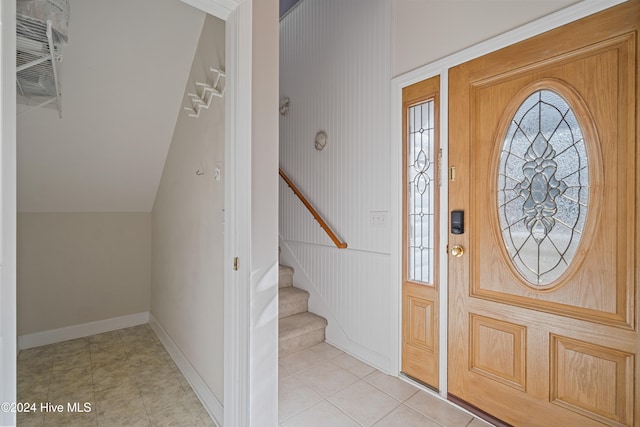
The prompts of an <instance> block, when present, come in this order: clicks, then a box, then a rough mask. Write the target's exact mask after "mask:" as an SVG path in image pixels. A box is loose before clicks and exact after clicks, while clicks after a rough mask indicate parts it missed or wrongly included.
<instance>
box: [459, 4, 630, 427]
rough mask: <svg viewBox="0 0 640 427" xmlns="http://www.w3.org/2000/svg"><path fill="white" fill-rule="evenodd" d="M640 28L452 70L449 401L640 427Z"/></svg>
mask: <svg viewBox="0 0 640 427" xmlns="http://www.w3.org/2000/svg"><path fill="white" fill-rule="evenodd" d="M638 17H639V15H638V1H635V0H634V1H630V2H628V3H625V4H623V5H620V6H617V7H615V8H612V9H609V10H606V11H604V12H601V13H599V14H596V15H593V16H590V17H588V18H585V19H582V20H580V21H577V22H574V23H571V24H568V25H566V26H564V27H561V28H558V29H556V30H553V31H551V32H548V33H545V34H542V35H540V36H537V37H535V38H532V39H529V40H526V41H523V42H520V43H518V44H516V45H513V46H510V47H508V48H505V49H502V50H500V51H497V52H494V53H491V54H488V55H485V56H484V57H481V58H478V59H476V60H473V61H470V62H468V63H465V64H462V65H460V66H458V67H455V68H453V69H452V70H451V71H450V75H449V80H450V92H449V96H450V101H449V103H450V129H449V135H450V159H451V160H450V161H451V164H452V165H453V166H455V167H456V171H457V174H456V175H457V177H456V181H453V182H450V186H449V188H450V194H449V201H450V208H451V209H460V210H464V211H465V214H466V217H467V218H468V227H467V230H466V231H465V234H463V235H450V237H449V245H450V246H454V245H458V246H461V247H463V248H464V249H465V251H464V255H463V256H462V257H459V258H454V257H451V258H450V262H449V265H450V268H449V278H450V319H449V336H450V345H449V357H450V358H449V392H450V393H451V394H452V395H454V396H456V397H457V398H460V399H462V400H464V401H466V402H468V403H470V404H471V405H474V406H476V407H478V408H480V409H481V410H483V411H486V412H488V413H490V414H493V415H494V416H496V417H498V418H500V419H503V420H504V421H506V422H509V423H512V424H515V425H523V424H526V425H540V426H543V425H544V426H546V425H581V426H582V425H584V426H588V425H611V426H620V425H623V426H624V425H626V426H633V425H637V424H638V423H639V422H640V419H639V418H638V413H639V412H638V411H639V410H640V408H638V404H637V403H635V402H636V400H637V397H636V396H637V391H636V390H638V380H637V378H636V376H637V375H636V373H637V371H638V360H637V354H638V350H639V348H638V347H639V344H638V331H637V317H638V306H637V299H636V293H637V282H638V274H639V273H638V265H637V253H638V232H637V230H638V213H637V211H638V207H637V195H638V191H639V180H638V175H637V173H636V172H635V171H636V170H637V165H638V162H639V161H638V155H639V154H638V153H639V150H638V144H637V126H638V120H637V119H638V117H637V115H638V111H637V100H638V93H637V76H638V71H637V58H638V57H637V49H638V41H637V37H638V34H637V29H638ZM491 343H494V344H491Z"/></svg>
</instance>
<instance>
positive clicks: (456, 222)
mask: <svg viewBox="0 0 640 427" xmlns="http://www.w3.org/2000/svg"><path fill="white" fill-rule="evenodd" d="M451 234H464V211H451Z"/></svg>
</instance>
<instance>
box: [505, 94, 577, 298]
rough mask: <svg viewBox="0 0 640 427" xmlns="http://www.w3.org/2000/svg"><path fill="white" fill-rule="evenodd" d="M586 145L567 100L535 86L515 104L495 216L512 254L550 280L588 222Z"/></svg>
mask: <svg viewBox="0 0 640 427" xmlns="http://www.w3.org/2000/svg"><path fill="white" fill-rule="evenodd" d="M588 166H589V165H588V157H587V149H586V146H585V143H584V139H583V135H582V130H581V129H580V125H579V123H578V120H577V118H576V116H575V114H574V112H573V110H572V108H571V106H570V105H569V104H568V103H567V101H566V100H565V99H564V98H563V97H562V96H561V95H559V94H558V93H556V92H555V91H552V90H538V91H536V92H534V93H533V94H531V95H530V96H529V97H527V99H525V100H524V102H523V103H522V104H521V105H520V107H519V108H518V109H517V111H516V113H515V114H514V116H513V118H512V119H511V121H510V124H509V128H508V130H507V132H506V136H505V138H504V141H503V145H502V152H501V153H500V163H499V172H498V200H497V202H498V216H499V221H500V227H501V230H502V236H503V239H504V243H505V245H506V248H507V252H508V254H509V257H510V259H511V262H512V263H513V265H514V266H515V267H516V269H517V270H518V272H519V273H520V274H521V275H522V277H523V278H524V279H526V280H527V282H529V283H531V284H533V285H536V286H545V285H548V284H550V283H552V282H553V281H555V280H557V279H558V278H559V277H560V276H562V274H563V273H564V272H565V271H566V270H567V268H568V267H569V265H570V264H571V261H572V260H573V258H574V256H575V255H576V252H577V249H578V245H579V243H580V239H581V236H582V234H583V230H584V227H585V220H586V216H587V208H588V201H589V167H588Z"/></svg>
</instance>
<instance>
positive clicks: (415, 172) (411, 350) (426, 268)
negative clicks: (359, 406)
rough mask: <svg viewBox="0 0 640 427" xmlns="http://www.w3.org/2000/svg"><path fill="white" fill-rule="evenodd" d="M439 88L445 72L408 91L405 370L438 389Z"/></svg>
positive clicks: (405, 108)
mask: <svg viewBox="0 0 640 427" xmlns="http://www.w3.org/2000/svg"><path fill="white" fill-rule="evenodd" d="M439 93H440V78H439V77H433V78H431V79H427V80H424V81H422V82H420V83H416V84H414V85H411V86H408V87H406V88H404V89H403V91H402V105H403V129H404V132H403V134H404V137H403V150H402V151H403V170H404V173H403V176H404V179H403V182H404V184H403V190H404V197H403V203H404V209H403V221H402V226H403V227H402V229H403V246H404V249H403V274H402V279H403V280H402V372H404V373H405V374H407V375H409V376H410V377H412V378H414V379H416V380H418V381H420V382H422V383H423V384H426V385H428V386H430V387H433V388H435V389H437V388H438V386H439V381H438V373H439V371H438V352H439V344H438V342H439V340H438V332H439V329H438V328H439V326H438V325H439V319H438V304H439V296H438V295H439V294H438V268H437V266H438V260H439V257H438V251H437V248H438V212H439V205H438V199H439V197H438V193H439V180H438V176H439V171H438V163H439V162H438V159H439V154H440V149H439V143H438V139H439V138H438V135H439V132H438V124H439V117H440V114H439V108H440V96H439Z"/></svg>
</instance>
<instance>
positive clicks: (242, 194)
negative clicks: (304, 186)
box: [0, 0, 278, 426]
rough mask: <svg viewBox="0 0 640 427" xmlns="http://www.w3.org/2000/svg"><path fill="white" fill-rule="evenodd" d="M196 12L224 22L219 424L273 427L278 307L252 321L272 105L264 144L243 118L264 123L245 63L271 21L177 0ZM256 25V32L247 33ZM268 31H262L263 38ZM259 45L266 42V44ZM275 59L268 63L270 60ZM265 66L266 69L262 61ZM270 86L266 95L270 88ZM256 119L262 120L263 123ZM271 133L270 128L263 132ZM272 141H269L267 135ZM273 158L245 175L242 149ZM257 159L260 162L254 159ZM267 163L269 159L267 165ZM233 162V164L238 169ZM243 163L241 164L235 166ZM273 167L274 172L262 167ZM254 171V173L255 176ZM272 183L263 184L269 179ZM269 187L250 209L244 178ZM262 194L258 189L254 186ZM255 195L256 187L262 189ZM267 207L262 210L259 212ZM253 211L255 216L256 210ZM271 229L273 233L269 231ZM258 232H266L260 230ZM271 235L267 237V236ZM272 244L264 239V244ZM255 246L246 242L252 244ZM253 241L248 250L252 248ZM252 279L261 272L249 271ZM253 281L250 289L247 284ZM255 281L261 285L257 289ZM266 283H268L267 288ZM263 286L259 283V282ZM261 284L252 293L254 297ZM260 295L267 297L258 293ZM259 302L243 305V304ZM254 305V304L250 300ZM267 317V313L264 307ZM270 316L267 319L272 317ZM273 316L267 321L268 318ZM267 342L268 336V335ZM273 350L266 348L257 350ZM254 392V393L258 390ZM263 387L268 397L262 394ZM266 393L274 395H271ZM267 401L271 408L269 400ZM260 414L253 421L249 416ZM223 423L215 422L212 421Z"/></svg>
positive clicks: (7, 333)
mask: <svg viewBox="0 0 640 427" xmlns="http://www.w3.org/2000/svg"><path fill="white" fill-rule="evenodd" d="M182 1H183V2H184V3H186V4H189V5H191V6H193V7H195V8H197V9H200V10H202V11H204V12H206V13H210V14H212V15H214V16H216V17H218V18H220V19H222V20H224V21H226V26H225V38H226V41H225V44H226V49H225V50H226V53H225V54H226V66H227V70H226V71H227V76H228V79H227V82H226V91H227V96H226V97H225V110H226V111H227V113H226V114H225V163H226V164H227V165H228V167H227V170H228V171H229V172H230V173H229V174H228V176H227V177H226V179H225V206H226V212H225V217H226V218H227V221H225V256H224V257H225V263H224V265H225V271H224V276H225V278H224V289H225V302H224V304H225V312H224V322H225V324H224V335H225V336H224V347H225V348H224V360H225V362H224V363H225V378H224V423H225V425H234V426H245V425H251V424H252V422H253V423H254V425H255V424H257V423H258V422H260V421H259V420H261V421H264V420H271V421H273V423H276V422H277V419H278V405H277V392H276V391H277V387H278V382H277V381H278V375H277V353H278V350H277V348H278V347H277V310H276V313H275V318H274V320H273V321H270V322H262V323H259V324H258V322H255V321H254V319H255V318H256V317H260V315H262V314H264V313H265V312H267V311H268V310H269V309H270V306H272V305H273V304H270V302H271V301H270V300H271V299H274V298H275V300H276V302H277V275H276V274H275V270H274V265H276V266H277V244H278V241H277V224H278V221H277V211H276V214H275V218H273V217H272V216H273V215H262V211H263V210H265V209H263V208H265V206H260V204H262V203H264V202H263V200H264V198H272V197H271V196H273V194H275V197H277V191H278V190H277V188H278V187H277V185H278V181H277V180H278V175H277V152H278V147H277V144H278V139H277V109H275V108H274V113H273V120H272V121H273V123H274V129H275V132H274V134H273V138H268V137H267V138H265V137H264V135H262V137H261V138H260V141H253V140H252V131H251V126H246V123H247V122H249V123H251V122H252V120H261V121H262V122H263V123H264V121H265V120H267V119H269V120H270V118H269V117H267V116H268V115H266V116H264V115H263V114H260V115H256V116H259V117H257V119H256V117H254V116H253V111H254V109H253V102H254V100H256V99H257V100H258V101H259V102H263V103H264V100H263V99H262V98H263V97H260V96H256V95H255V93H254V92H255V91H256V90H260V91H261V93H260V95H264V92H265V91H264V90H262V89H260V88H254V87H253V86H252V80H253V78H254V74H258V73H262V72H263V71H265V70H263V69H261V70H258V69H257V67H259V66H260V64H256V63H254V55H253V53H254V42H255V38H254V37H256V36H255V33H258V32H260V31H263V32H264V31H266V32H267V33H269V31H270V28H269V27H268V25H271V23H264V22H257V21H254V19H253V13H254V9H253V5H254V0H182ZM260 6H261V8H263V9H262V10H264V8H267V9H268V8H271V7H273V8H274V11H275V12H274V13H275V24H274V25H276V27H275V28H277V25H278V23H277V9H278V8H277V3H276V2H275V1H274V0H272V1H271V3H269V4H261V5H260ZM0 8H1V9H0V19H1V21H0V32H1V33H0V34H1V36H0V41H1V43H2V44H1V48H2V58H15V2H11V1H7V2H4V1H3V2H2V5H1V6H0ZM256 24H259V25H260V28H259V31H255V33H254V30H255V28H256ZM269 35H271V34H270V33H269ZM274 37H275V38H276V40H275V52H274V53H277V31H275V35H274ZM261 43H269V41H267V42H264V41H261ZM276 59H277V58H276ZM0 64H1V68H0V76H1V79H0V85H1V87H0V94H1V95H2V99H1V103H2V104H1V108H0V114H1V117H0V138H1V139H0V144H1V149H0V157H1V158H0V192H1V194H0V204H1V205H2V207H1V212H0V236H1V237H0V239H1V242H0V245H1V256H0V268H1V273H0V378H2V380H1V381H0V398H1V399H2V400H1V401H3V402H15V401H16V381H15V379H16V363H15V355H16V354H17V352H16V349H17V347H16V340H17V336H16V335H17V333H16V275H15V271H16V211H17V204H16V124H15V122H16V105H15V86H16V84H15V61H0ZM270 66H271V64H270ZM271 68H273V69H268V70H266V71H267V75H269V76H270V75H271V74H273V73H275V74H277V61H276V65H275V66H272V67H271ZM273 88H275V89H273ZM267 92H268V93H266V95H267V97H271V92H274V94H275V95H274V96H273V98H274V99H273V105H277V75H276V79H275V83H274V85H273V87H271V88H270V89H269V90H268V91H267ZM263 116H264V117H263ZM269 130H271V129H269ZM268 136H272V135H268ZM271 149H272V151H273V152H274V153H275V155H274V160H273V161H269V162H264V161H263V162H262V163H261V164H260V167H259V170H258V171H257V172H256V173H255V174H254V173H253V171H252V170H251V169H250V170H249V171H247V170H246V168H245V167H244V165H245V164H246V157H244V158H241V156H242V155H244V156H246V154H247V153H251V155H252V156H255V157H258V156H259V152H258V151H257V150H271ZM263 160H264V159H263ZM267 160H270V159H267ZM240 163H242V165H240ZM240 166H243V167H240ZM271 169H273V170H271ZM257 175H260V177H256V176H257ZM271 176H272V177H273V178H269V177H271ZM252 179H253V180H254V181H255V182H260V181H266V182H268V187H269V188H268V189H269V190H270V191H272V192H273V194H267V195H264V198H260V199H258V200H257V202H256V203H252V191H251V190H252V187H253V181H252ZM262 190H264V189H262ZM262 193H264V191H262ZM266 208H267V209H266V211H268V212H271V211H270V210H269V209H268V206H266ZM259 212H260V214H259ZM272 229H273V230H272ZM265 230H266V231H265ZM271 235H273V236H274V237H273V238H272V236H271ZM272 240H273V242H272ZM256 242H257V243H258V244H255V243H256ZM252 243H253V244H252ZM270 246H273V251H272V252H273V253H272V254H271V251H270V252H269V254H266V255H263V256H255V255H257V254H256V251H259V250H262V249H263V248H264V247H270ZM234 257H239V258H240V259H241V260H242V261H241V266H242V267H241V268H240V269H239V270H238V271H233V269H232V265H233V264H232V259H233V258H234ZM256 273H260V274H256ZM254 282H256V283H254ZM258 282H259V284H260V285H261V286H260V287H259V286H257V285H258ZM272 282H273V283H272ZM265 285H266V286H265ZM258 288H260V291H258ZM265 289H266V290H268V291H269V292H268V294H269V295H268V296H274V298H270V299H269V298H266V297H265V293H266V292H265ZM255 300H259V301H265V300H267V302H265V303H264V304H263V303H260V304H258V305H259V307H257V309H256V308H255V307H254V308H253V311H250V308H251V307H252V301H254V302H255ZM253 305H254V306H255V305H256V304H253ZM271 311H273V310H271ZM271 314H272V313H271ZM271 317H273V316H271ZM274 337H275V338H274ZM265 343H268V344H272V345H269V346H265V345H264V344H265ZM258 344H259V346H260V347H261V348H262V351H261V358H260V359H261V360H257V359H258V358H255V357H254V358H252V357H251V355H250V349H251V348H254V347H256V346H258ZM265 361H266V362H268V363H270V364H271V365H273V369H272V370H270V371H268V372H269V373H268V374H267V373H264V372H262V374H261V375H252V373H261V371H260V369H257V366H262V367H263V366H264V364H265V363H266V362H265ZM258 390H260V391H262V392H263V393H259V392H258ZM265 390H272V391H273V392H272V393H264V391H265ZM274 396H275V397H274ZM274 402H275V404H274ZM258 416H259V419H258ZM218 421H219V422H221V423H222V422H223V420H218ZM0 425H15V414H14V413H10V412H6V413H0Z"/></svg>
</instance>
